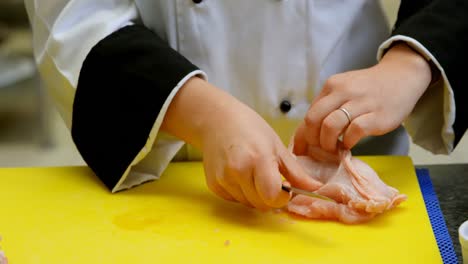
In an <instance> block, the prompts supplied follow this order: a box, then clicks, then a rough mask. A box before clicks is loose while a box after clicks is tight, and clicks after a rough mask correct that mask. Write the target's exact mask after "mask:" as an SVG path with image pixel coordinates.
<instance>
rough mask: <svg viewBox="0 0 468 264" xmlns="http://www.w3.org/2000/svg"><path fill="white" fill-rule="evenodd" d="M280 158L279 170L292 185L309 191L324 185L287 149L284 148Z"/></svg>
mask: <svg viewBox="0 0 468 264" xmlns="http://www.w3.org/2000/svg"><path fill="white" fill-rule="evenodd" d="M280 158H281V162H280V166H279V170H280V172H281V174H282V175H283V176H284V177H285V178H286V180H287V181H288V182H289V183H291V185H292V186H294V187H297V188H300V189H304V190H308V191H315V190H317V189H319V188H320V187H322V185H323V184H322V183H321V182H319V181H317V180H315V179H313V178H312V177H311V176H309V175H308V174H307V173H306V172H305V170H304V169H303V168H302V166H301V165H300V164H299V162H297V160H296V159H295V157H294V156H293V154H291V153H289V152H288V151H286V149H284V151H283V154H282V155H281V157H280Z"/></svg>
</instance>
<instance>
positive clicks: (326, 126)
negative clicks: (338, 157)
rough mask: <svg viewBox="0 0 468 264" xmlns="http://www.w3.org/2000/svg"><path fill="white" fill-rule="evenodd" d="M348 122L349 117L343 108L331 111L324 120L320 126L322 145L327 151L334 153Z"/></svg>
mask: <svg viewBox="0 0 468 264" xmlns="http://www.w3.org/2000/svg"><path fill="white" fill-rule="evenodd" d="M348 124H349V120H348V117H347V116H346V115H345V114H344V113H343V112H342V111H341V110H339V109H338V110H335V111H333V112H331V113H330V114H329V115H328V116H327V117H326V118H325V119H324V120H323V122H322V126H321V127H320V147H321V148H322V149H323V150H325V151H328V152H331V153H334V152H335V151H336V144H337V142H338V138H339V136H340V135H341V134H342V133H343V131H344V130H345V129H346V127H347V126H348Z"/></svg>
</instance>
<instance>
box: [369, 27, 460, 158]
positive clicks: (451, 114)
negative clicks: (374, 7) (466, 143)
mask: <svg viewBox="0 0 468 264" xmlns="http://www.w3.org/2000/svg"><path fill="white" fill-rule="evenodd" d="M396 41H404V42H405V43H406V44H407V45H409V46H410V47H411V48H413V49H414V50H416V51H417V52H419V54H421V55H422V56H423V57H425V58H426V60H428V61H432V62H433V63H434V65H435V66H437V68H438V69H439V71H440V73H441V77H442V78H441V79H440V80H439V81H437V82H435V83H433V84H432V85H431V86H430V87H429V88H428V89H427V90H426V92H425V93H424V94H423V96H422V97H421V98H420V99H419V101H418V102H417V104H416V106H415V108H414V109H413V112H412V113H411V115H410V116H409V117H408V118H407V120H405V122H404V126H405V128H406V129H407V131H408V133H409V134H410V136H411V138H412V140H413V142H414V143H415V144H417V145H419V146H421V147H423V148H425V149H427V150H429V151H431V152H432V153H434V154H449V153H450V152H452V151H453V143H454V139H455V132H454V130H453V124H454V122H455V98H454V94H453V90H452V86H451V85H450V82H449V80H448V78H447V75H446V73H445V71H444V68H442V66H441V65H440V63H439V62H438V61H437V59H436V58H435V57H434V56H433V55H432V54H431V53H430V52H429V51H428V50H427V49H426V48H425V47H424V46H423V45H422V44H421V43H420V42H418V41H417V40H415V39H413V38H410V37H407V36H403V35H396V36H393V37H391V38H390V39H388V40H386V41H385V42H384V43H382V44H381V45H380V47H379V50H378V53H377V60H378V61H380V60H381V59H382V57H383V55H384V53H385V51H386V50H387V49H388V48H389V47H390V46H391V45H392V44H393V43H394V42H396Z"/></svg>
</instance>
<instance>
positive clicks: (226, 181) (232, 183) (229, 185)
mask: <svg viewBox="0 0 468 264" xmlns="http://www.w3.org/2000/svg"><path fill="white" fill-rule="evenodd" d="M235 177H236V175H235V173H234V172H233V171H232V170H229V169H225V170H224V174H223V175H222V176H218V177H217V182H218V184H219V185H220V186H221V187H223V189H224V190H225V191H226V192H228V193H229V194H230V195H231V196H232V197H234V199H235V200H236V201H238V202H240V203H242V204H244V205H246V206H249V207H253V205H252V204H250V202H249V201H248V200H247V198H245V196H244V193H243V192H242V189H241V187H240V186H239V184H238V183H237V182H236V180H235Z"/></svg>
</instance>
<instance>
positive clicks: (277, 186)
mask: <svg viewBox="0 0 468 264" xmlns="http://www.w3.org/2000/svg"><path fill="white" fill-rule="evenodd" d="M282 181H283V180H282V177H281V174H280V172H279V169H278V162H275V161H265V162H260V163H258V164H257V166H256V167H255V170H254V183H255V189H256V190H257V193H258V194H259V196H260V198H261V199H262V200H263V202H264V203H265V204H266V205H268V206H270V207H274V208H281V207H284V206H285V205H286V204H288V201H289V198H290V195H289V193H287V192H285V191H283V190H282V189H281V184H282Z"/></svg>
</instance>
